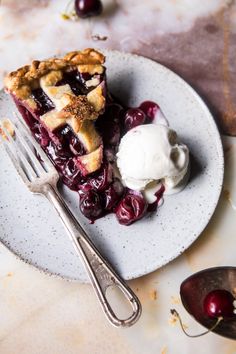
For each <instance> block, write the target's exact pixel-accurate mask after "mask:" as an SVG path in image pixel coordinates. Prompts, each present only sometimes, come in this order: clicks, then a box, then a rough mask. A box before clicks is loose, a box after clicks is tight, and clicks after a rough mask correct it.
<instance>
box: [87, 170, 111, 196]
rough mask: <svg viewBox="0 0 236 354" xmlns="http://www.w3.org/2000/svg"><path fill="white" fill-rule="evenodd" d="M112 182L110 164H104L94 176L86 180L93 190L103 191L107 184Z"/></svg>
mask: <svg viewBox="0 0 236 354" xmlns="http://www.w3.org/2000/svg"><path fill="white" fill-rule="evenodd" d="M111 182H112V167H111V165H110V164H109V163H108V164H104V165H103V167H102V168H101V171H100V172H99V173H96V176H94V177H91V178H89V179H88V180H87V182H86V183H87V184H89V185H90V186H91V187H92V189H93V190H96V191H103V190H105V189H106V188H107V187H108V186H109V184H110V183H111Z"/></svg>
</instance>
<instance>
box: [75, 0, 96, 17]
mask: <svg viewBox="0 0 236 354" xmlns="http://www.w3.org/2000/svg"><path fill="white" fill-rule="evenodd" d="M102 10H103V6H102V2H101V1H100V0H75V12H76V14H77V16H78V17H81V18H86V17H92V16H98V15H100V14H101V13H102Z"/></svg>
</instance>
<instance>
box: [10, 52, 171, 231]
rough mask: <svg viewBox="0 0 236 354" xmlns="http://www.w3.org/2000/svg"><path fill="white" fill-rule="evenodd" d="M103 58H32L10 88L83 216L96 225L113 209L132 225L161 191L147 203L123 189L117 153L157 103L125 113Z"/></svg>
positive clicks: (92, 55)
mask: <svg viewBox="0 0 236 354" xmlns="http://www.w3.org/2000/svg"><path fill="white" fill-rule="evenodd" d="M104 61H105V58H104V56H103V55H102V54H101V53H100V52H98V51H96V50H94V49H85V50H84V51H80V52H71V53H68V54H67V55H66V56H65V57H64V58H61V59H55V58H53V59H49V60H46V61H41V62H39V61H34V62H33V63H32V64H31V65H29V66H25V67H23V68H20V69H18V70H17V71H15V72H12V73H10V74H9V75H8V76H7V77H6V80H5V87H6V90H7V92H9V93H10V94H11V95H12V97H13V99H14V101H15V104H16V106H17V108H18V110H19V112H20V113H21V115H22V116H23V118H24V120H25V122H26V123H27V125H28V126H29V128H30V130H31V132H32V134H33V136H34V137H35V139H36V140H37V141H38V143H39V144H40V145H41V146H42V148H43V149H44V151H45V152H46V154H47V155H48V156H49V158H50V159H51V161H52V162H53V164H54V165H55V167H56V169H57V170H58V172H59V174H60V176H61V179H62V181H63V182H64V183H65V184H66V185H67V186H68V187H69V188H70V189H72V190H74V191H76V192H78V194H79V203H80V210H81V212H82V213H83V214H84V215H85V216H86V217H87V218H88V219H90V220H91V221H94V220H95V219H97V218H100V217H102V216H104V215H106V214H107V213H110V212H114V213H116V217H117V219H118V221H119V222H120V223H121V224H123V225H129V224H131V223H132V222H134V221H136V220H138V219H140V218H142V217H143V216H144V215H145V213H146V212H147V211H148V210H150V211H151V210H154V209H155V208H156V206H157V204H158V201H159V200H160V199H161V197H162V194H163V192H164V189H163V188H162V190H161V191H158V193H157V201H156V203H154V205H153V204H149V205H148V204H147V202H146V201H145V199H144V197H143V195H142V194H141V193H139V192H135V191H132V190H130V189H128V188H126V187H124V186H123V184H122V183H121V181H120V179H119V178H117V169H116V164H115V162H116V153H117V150H118V146H119V143H120V139H121V137H122V136H123V135H124V134H125V133H126V132H127V130H129V129H131V128H132V127H135V126H137V125H139V124H145V123H150V121H151V120H152V117H154V115H155V110H156V109H157V108H158V105H156V104H155V103H153V102H144V103H143V104H142V105H141V106H140V107H139V108H138V109H127V108H124V107H123V106H121V105H120V104H119V103H117V102H116V101H115V100H114V98H113V97H112V96H111V95H110V94H109V92H108V90H107V87H106V71H105V67H104V66H103V64H104Z"/></svg>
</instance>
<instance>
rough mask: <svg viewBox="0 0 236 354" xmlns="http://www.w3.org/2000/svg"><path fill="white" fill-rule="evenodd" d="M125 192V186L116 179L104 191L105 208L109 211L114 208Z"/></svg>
mask: <svg viewBox="0 0 236 354" xmlns="http://www.w3.org/2000/svg"><path fill="white" fill-rule="evenodd" d="M123 193H124V186H123V185H122V183H121V182H120V181H119V180H118V179H115V180H114V182H113V183H112V184H111V185H110V186H109V187H108V189H106V190H105V192H104V200H105V209H106V210H109V211H111V210H113V209H114V207H115V206H116V205H117V204H118V202H119V201H120V198H121V196H122V194H123Z"/></svg>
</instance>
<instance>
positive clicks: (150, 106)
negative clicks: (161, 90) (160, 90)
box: [139, 101, 160, 123]
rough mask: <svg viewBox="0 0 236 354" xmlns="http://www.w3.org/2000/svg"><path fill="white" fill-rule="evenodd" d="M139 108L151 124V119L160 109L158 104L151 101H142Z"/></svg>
mask: <svg viewBox="0 0 236 354" xmlns="http://www.w3.org/2000/svg"><path fill="white" fill-rule="evenodd" d="M139 108H140V109H141V111H143V112H144V113H145V114H146V116H147V117H148V118H149V119H148V121H149V123H151V122H152V121H153V119H154V118H155V115H156V113H157V111H158V110H159V109H160V107H159V106H158V104H156V103H155V102H152V101H144V102H143V103H141V105H140V106H139Z"/></svg>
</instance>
